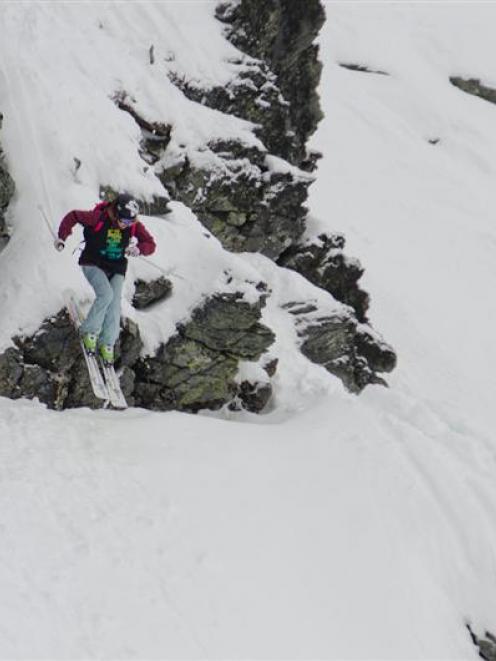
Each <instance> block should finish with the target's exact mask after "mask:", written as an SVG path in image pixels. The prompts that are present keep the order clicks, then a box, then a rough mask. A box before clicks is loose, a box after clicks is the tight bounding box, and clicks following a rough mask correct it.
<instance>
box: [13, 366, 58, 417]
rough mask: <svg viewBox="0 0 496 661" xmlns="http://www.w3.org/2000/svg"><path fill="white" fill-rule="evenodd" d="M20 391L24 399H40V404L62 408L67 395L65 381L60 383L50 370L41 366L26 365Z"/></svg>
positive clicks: (20, 382)
mask: <svg viewBox="0 0 496 661" xmlns="http://www.w3.org/2000/svg"><path fill="white" fill-rule="evenodd" d="M19 390H20V392H21V393H22V396H23V397H27V398H28V399H34V398H38V399H39V400H40V402H43V403H44V404H47V405H49V406H51V407H52V408H55V409H57V408H60V404H61V401H63V399H64V394H66V388H65V383H64V380H61V381H59V380H58V379H57V377H56V376H55V375H54V374H53V373H52V372H50V371H49V370H46V369H43V368H42V367H40V366H39V365H25V366H24V370H23V373H22V377H21V379H20V381H19Z"/></svg>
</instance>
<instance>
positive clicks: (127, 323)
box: [115, 318, 143, 368]
mask: <svg viewBox="0 0 496 661" xmlns="http://www.w3.org/2000/svg"><path fill="white" fill-rule="evenodd" d="M142 349H143V340H142V339H141V334H140V331H139V328H138V326H137V324H135V323H134V321H131V319H125V318H124V319H122V320H121V333H120V336H119V339H118V341H117V344H116V346H115V359H116V366H117V367H119V368H120V367H129V366H130V365H134V364H135V363H136V361H137V360H138V359H139V357H140V355H141V351H142Z"/></svg>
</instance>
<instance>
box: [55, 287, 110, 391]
mask: <svg viewBox="0 0 496 661" xmlns="http://www.w3.org/2000/svg"><path fill="white" fill-rule="evenodd" d="M64 302H65V306H66V309H67V312H68V313H69V318H70V320H71V321H72V323H73V325H74V328H75V330H76V332H77V333H78V334H79V327H80V325H81V321H82V319H81V313H80V311H79V307H78V305H77V303H76V301H75V299H74V295H73V294H72V292H70V291H65V292H64ZM80 345H81V350H82V352H83V356H84V359H85V361H86V367H87V368H88V375H89V377H90V382H91V387H92V389H93V393H94V395H95V397H96V398H97V399H103V400H104V401H106V402H108V401H111V397H110V392H109V388H108V387H107V384H106V383H105V381H104V379H103V377H102V374H101V372H100V368H99V366H98V359H97V357H96V356H93V355H91V354H89V353H88V352H87V351H86V349H85V346H84V344H83V341H82V340H80Z"/></svg>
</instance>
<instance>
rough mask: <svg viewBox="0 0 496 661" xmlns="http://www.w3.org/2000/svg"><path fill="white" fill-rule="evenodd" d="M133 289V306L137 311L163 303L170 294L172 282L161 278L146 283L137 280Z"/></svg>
mask: <svg viewBox="0 0 496 661" xmlns="http://www.w3.org/2000/svg"><path fill="white" fill-rule="evenodd" d="M134 287H135V289H134V296H133V305H134V307H135V308H136V309H137V310H143V309H146V308H148V307H150V305H153V304H154V303H159V302H160V301H164V300H165V299H166V298H168V297H169V296H170V295H171V294H172V282H171V281H170V280H168V279H167V278H165V277H163V276H161V277H160V278H157V279H156V280H151V281H148V282H145V281H144V280H140V279H138V280H136V281H135V283H134Z"/></svg>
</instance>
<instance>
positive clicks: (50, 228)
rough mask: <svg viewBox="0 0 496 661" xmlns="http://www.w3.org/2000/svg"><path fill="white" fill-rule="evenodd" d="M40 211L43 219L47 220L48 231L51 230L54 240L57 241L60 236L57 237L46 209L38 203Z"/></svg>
mask: <svg viewBox="0 0 496 661" xmlns="http://www.w3.org/2000/svg"><path fill="white" fill-rule="evenodd" d="M38 211H39V212H40V214H41V217H42V218H43V220H44V221H45V223H46V226H47V227H48V231H49V232H50V234H51V235H52V238H53V240H54V241H56V240H57V238H58V237H57V235H56V234H55V232H54V229H53V227H52V226H51V225H50V221H49V220H48V218H47V215H46V213H45V210H44V209H43V207H42V206H41V204H38Z"/></svg>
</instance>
